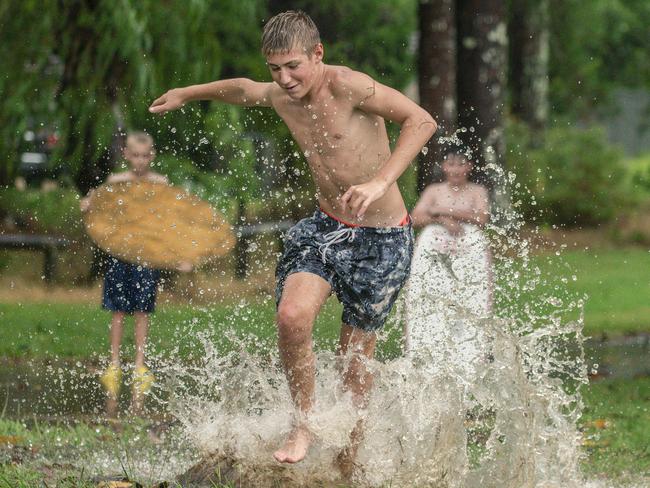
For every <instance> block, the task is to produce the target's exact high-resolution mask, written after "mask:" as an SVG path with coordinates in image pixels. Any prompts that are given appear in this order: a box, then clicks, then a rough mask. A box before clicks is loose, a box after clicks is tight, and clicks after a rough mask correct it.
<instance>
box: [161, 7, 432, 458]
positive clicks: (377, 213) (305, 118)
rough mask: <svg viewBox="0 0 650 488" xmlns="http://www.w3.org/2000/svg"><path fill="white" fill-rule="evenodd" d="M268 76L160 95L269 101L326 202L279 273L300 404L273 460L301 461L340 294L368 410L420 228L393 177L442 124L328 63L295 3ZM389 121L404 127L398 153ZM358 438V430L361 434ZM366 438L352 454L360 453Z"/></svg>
mask: <svg viewBox="0 0 650 488" xmlns="http://www.w3.org/2000/svg"><path fill="white" fill-rule="evenodd" d="M262 51H263V54H264V56H265V57H266V61H267V65H268V67H269V69H270V71H271V77H272V79H273V82H272V83H260V82H255V81H252V80H249V79H244V78H237V79H228V80H219V81H214V82H212V83H206V84H202V85H194V86H189V87H185V88H179V89H173V90H170V91H168V92H167V93H165V94H164V95H163V96H161V97H160V98H158V99H157V100H155V101H154V102H153V104H152V105H151V107H150V109H149V110H150V111H151V112H154V113H163V112H166V111H169V110H173V109H177V108H179V107H182V106H183V105H184V104H185V103H187V102H189V101H193V100H218V101H221V102H225V103H230V104H235V105H243V106H253V107H254V106H264V107H271V108H273V109H274V110H275V111H276V112H277V113H278V115H279V116H280V117H281V118H282V119H283V120H284V122H285V123H286V124H287V126H288V127H289V129H290V131H291V133H292V135H293V137H294V138H295V140H296V141H297V143H298V145H299V146H300V148H301V149H302V151H303V153H304V155H305V157H306V158H307V161H308V163H309V167H310V169H311V172H312V176H313V178H314V181H315V184H316V188H317V196H318V201H319V205H320V209H318V210H316V212H315V213H314V215H313V216H312V217H310V218H308V219H303V220H302V221H300V222H299V223H298V224H297V225H296V226H295V227H294V228H293V229H292V230H291V231H289V233H288V235H287V238H286V243H285V251H284V254H283V256H282V258H281V260H280V262H279V264H278V269H277V273H276V274H277V296H276V299H277V303H278V309H277V326H278V343H279V344H278V345H279V351H280V358H281V361H282V363H283V366H284V368H285V372H286V376H287V379H288V382H289V389H290V391H291V396H292V398H293V401H294V404H295V406H296V409H297V415H296V419H295V423H294V427H293V430H292V431H291V433H290V434H289V436H288V437H287V439H286V441H285V443H284V445H283V446H282V447H281V448H280V449H278V450H277V451H276V452H275V453H274V456H275V458H276V459H277V460H278V461H280V462H287V463H294V462H298V461H300V460H302V459H303V458H304V457H305V455H306V454H307V451H308V449H309V445H310V444H311V442H312V435H311V433H310V432H309V429H308V427H307V423H306V422H305V419H306V418H308V415H309V412H310V410H311V409H312V406H313V404H314V382H315V364H314V363H315V361H314V354H313V350H312V326H313V323H314V320H315V318H316V316H317V315H318V312H319V310H320V308H321V306H322V305H323V303H324V302H325V300H326V299H327V297H328V296H329V295H330V293H332V292H334V293H336V295H337V297H338V298H339V300H340V301H341V302H342V304H343V307H344V311H343V324H342V327H341V336H340V347H339V353H340V354H342V355H347V357H350V358H351V360H350V365H349V366H348V367H347V369H346V370H345V371H344V373H343V384H344V386H345V388H347V389H348V390H350V391H351V392H352V395H353V398H354V399H355V402H356V403H357V405H358V406H359V408H362V407H364V406H365V403H366V402H367V397H368V393H369V390H370V387H371V384H372V378H371V377H370V375H369V374H368V372H367V371H366V369H365V366H364V364H365V362H364V359H365V358H371V357H372V356H373V353H374V349H375V332H376V331H377V330H378V329H379V328H380V327H382V326H383V324H384V322H385V320H386V316H387V315H388V312H389V311H390V308H391V307H392V304H393V302H394V300H395V298H396V296H397V293H398V292H399V290H400V288H401V286H402V284H403V282H404V280H405V279H406V277H407V275H408V271H409V264H410V259H411V252H412V248H413V235H412V230H411V227H410V223H409V219H408V214H407V210H406V207H405V205H404V201H403V200H402V196H401V194H400V191H399V188H398V187H397V183H396V181H397V178H398V177H399V176H400V175H401V174H402V172H404V170H405V169H406V168H407V166H408V165H409V164H410V163H411V161H412V160H413V159H414V158H415V157H416V155H417V154H418V152H419V151H420V149H421V148H422V146H424V144H425V143H426V142H427V141H428V140H429V138H430V137H431V136H432V135H433V133H434V132H435V130H436V124H435V122H434V120H433V118H432V117H431V116H430V115H429V114H428V113H427V112H426V111H425V110H423V109H422V108H420V107H419V106H418V105H417V104H415V103H414V102H412V101H411V100H409V99H408V98H407V97H406V96H404V95H403V94H401V93H400V92H398V91H396V90H393V89H391V88H389V87H387V86H384V85H382V84H381V83H378V82H376V81H375V80H373V79H372V78H370V77H369V76H367V75H365V74H363V73H360V72H357V71H353V70H351V69H349V68H346V67H343V66H332V65H327V64H325V63H323V52H324V50H323V45H322V44H321V42H320V36H319V33H318V29H317V28H316V26H315V25H314V23H313V21H312V20H311V19H310V18H309V16H308V15H306V14H305V13H304V12H299V11H288V12H284V13H281V14H278V15H276V16H275V17H273V18H271V19H270V20H269V21H268V22H267V23H266V25H265V27H264V32H263V35H262ZM384 119H388V120H391V121H393V122H395V123H398V124H400V126H401V132H400V136H399V138H398V140H397V142H396V145H395V148H394V150H393V152H392V153H391V150H390V147H389V143H388V136H387V134H386V127H385V125H384ZM353 434H354V433H353ZM359 438H360V435H356V436H355V435H353V438H352V445H351V448H350V449H349V452H347V453H345V454H344V457H347V458H348V459H352V458H353V457H354V451H356V445H357V444H358V442H357V440H358V439H359Z"/></svg>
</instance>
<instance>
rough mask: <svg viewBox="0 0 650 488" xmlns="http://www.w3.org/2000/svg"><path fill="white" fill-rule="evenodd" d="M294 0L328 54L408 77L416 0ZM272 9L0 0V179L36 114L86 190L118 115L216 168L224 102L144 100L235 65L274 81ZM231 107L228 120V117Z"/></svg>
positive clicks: (277, 127)
mask: <svg viewBox="0 0 650 488" xmlns="http://www.w3.org/2000/svg"><path fill="white" fill-rule="evenodd" d="M298 3H300V4H301V5H296V7H303V8H305V9H306V10H308V11H309V12H310V13H313V14H314V16H315V17H316V18H317V20H320V21H322V22H323V23H324V29H325V31H326V32H327V33H328V36H327V37H326V38H325V39H326V40H329V39H332V42H331V44H330V45H329V46H328V51H327V52H328V60H329V61H330V62H345V63H350V64H351V65H352V66H353V67H356V68H359V69H362V70H366V71H368V72H369V73H370V74H371V75H374V76H377V77H378V78H379V79H380V80H381V81H384V82H387V83H389V84H393V85H397V86H403V85H404V84H405V83H406V81H407V80H408V79H409V78H410V76H411V75H410V74H409V68H410V66H411V58H412V53H411V52H410V51H409V50H408V42H409V37H410V36H411V34H412V32H413V31H414V13H415V10H414V4H413V0H390V1H387V2H382V3H381V5H380V6H379V7H377V5H376V3H375V2H371V1H369V0H364V1H361V2H356V3H348V2H336V1H333V0H330V1H327V2H313V1H312V2H298ZM267 17H268V13H267V1H265V0H247V1H244V2H242V1H239V0H184V1H180V0H174V1H168V2H158V1H154V0H140V1H137V2H136V1H132V0H119V1H117V2H116V1H108V0H77V1H74V2H63V1H61V2H36V1H33V0H26V1H24V2H2V4H1V5H0V41H2V45H3V46H4V47H5V49H6V52H8V53H11V54H10V55H9V56H6V57H5V60H6V64H4V66H3V67H4V68H5V69H3V70H2V73H1V74H0V90H1V91H2V93H3V98H2V100H0V131H2V137H1V138H0V141H1V142H0V157H1V158H2V159H3V160H4V161H6V162H7V163H5V164H4V165H3V167H2V169H3V170H4V171H3V173H4V174H2V172H0V183H5V184H6V183H8V182H9V181H10V178H11V176H12V175H13V174H14V172H15V169H16V164H15V161H16V160H17V148H18V144H19V140H20V136H21V134H22V133H23V132H24V130H25V128H26V127H27V126H28V125H29V124H41V123H44V124H45V125H48V126H50V127H51V128H52V129H53V130H56V131H57V132H58V133H59V135H60V141H61V142H60V144H59V146H58V151H57V154H55V156H54V158H53V160H54V162H55V164H58V165H62V166H63V167H65V168H66V170H67V172H68V173H69V174H70V176H71V179H72V181H73V182H74V183H75V184H76V185H77V186H78V187H79V188H80V190H81V191H82V192H85V191H86V190H87V188H88V187H89V186H93V185H95V184H97V183H98V182H100V181H101V180H102V179H103V178H104V177H105V175H106V173H107V172H108V171H110V170H111V169H112V166H113V159H114V156H115V155H116V153H117V150H116V147H115V146H116V145H115V134H116V131H117V130H118V128H119V127H122V126H123V127H126V128H137V129H142V128H144V129H146V130H148V131H149V132H150V133H152V135H154V138H155V140H156V143H157V147H158V151H159V153H170V154H173V155H174V156H176V157H178V158H185V159H189V160H191V161H192V162H193V163H194V164H196V165H197V166H198V167H200V168H202V169H215V168H218V167H219V164H218V161H215V160H214V159H215V155H219V151H218V148H217V145H218V144H219V141H221V139H222V138H224V139H226V140H227V139H228V134H227V133H225V132H223V131H219V130H216V131H215V130H214V127H215V124H214V123H212V126H211V128H210V129H208V127H207V126H206V123H207V121H208V120H211V118H214V117H220V116H223V115H225V113H224V112H223V111H220V110H221V109H217V108H214V107H211V105H210V104H207V103H205V104H193V106H192V107H188V108H186V110H185V111H183V112H182V111H178V112H174V113H171V114H167V115H165V116H164V117H162V118H160V117H152V116H151V115H150V114H149V113H148V111H147V107H148V105H149V103H150V102H151V101H152V99H153V98H155V97H156V96H159V95H161V94H162V93H164V91H166V90H167V89H169V88H171V87H175V86H182V85H187V84H193V83H201V82H207V81H210V80H213V79H216V78H224V77H234V76H246V77H250V78H253V79H258V80H270V76H269V75H268V70H267V68H266V66H265V64H264V59H263V57H262V55H261V54H260V45H259V43H260V34H261V28H262V26H263V21H264V19H265V18H267ZM360 25H363V26H364V28H363V29H360V28H359V26H360ZM214 110H216V111H217V112H215V115H214V116H213V115H210V113H211V111H214ZM237 110H240V109H237ZM229 114H230V115H228V116H227V117H226V119H228V117H231V118H232V117H235V115H233V113H232V112H229ZM241 114H245V115H237V116H236V117H238V118H239V119H241V120H240V121H239V122H238V123H239V124H240V127H241V128H242V129H243V130H244V131H251V132H256V133H263V134H267V136H268V137H275V138H277V139H278V140H279V141H281V142H280V143H279V144H278V145H277V146H278V147H280V148H284V153H285V154H290V153H291V152H293V151H294V150H295V148H294V147H293V146H292V144H290V143H286V142H285V141H286V140H287V139H288V138H289V134H288V131H287V130H286V129H285V128H284V127H283V126H282V125H281V124H280V121H279V119H278V118H277V117H275V116H274V115H273V114H271V113H270V111H268V110H250V109H248V110H246V109H241ZM206 115H207V117H206ZM224 127H225V125H224ZM223 130H225V129H223ZM204 139H207V140H208V143H207V144H199V141H202V140H204ZM181 166H182V165H181ZM247 167H248V169H250V167H251V165H248V166H247ZM240 170H241V171H244V168H243V167H240ZM292 174H293V173H292ZM253 176H254V175H251V174H249V175H245V176H243V175H242V177H248V178H252V177H253Z"/></svg>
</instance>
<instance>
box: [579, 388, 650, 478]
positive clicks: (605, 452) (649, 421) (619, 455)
mask: <svg viewBox="0 0 650 488" xmlns="http://www.w3.org/2000/svg"><path fill="white" fill-rule="evenodd" d="M583 398H584V402H585V409H584V412H583V417H582V420H581V422H580V423H581V426H582V429H583V435H584V442H583V447H584V450H585V453H586V455H587V458H586V461H585V462H584V464H583V469H584V471H585V473H587V474H589V475H597V476H599V477H606V478H612V477H613V478H616V477H619V476H621V475H623V474H624V473H634V474H638V475H643V476H646V477H647V476H650V443H649V442H648V440H649V439H650V378H648V377H645V378H636V379H622V380H616V381H614V380H601V381H597V382H595V383H591V384H590V385H589V388H586V389H585V391H584V392H583Z"/></svg>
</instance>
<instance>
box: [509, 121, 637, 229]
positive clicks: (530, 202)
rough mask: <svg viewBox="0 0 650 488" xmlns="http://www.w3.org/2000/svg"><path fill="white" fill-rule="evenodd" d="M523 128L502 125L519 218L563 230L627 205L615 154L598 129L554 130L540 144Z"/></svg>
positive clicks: (607, 215) (606, 216)
mask: <svg viewBox="0 0 650 488" xmlns="http://www.w3.org/2000/svg"><path fill="white" fill-rule="evenodd" d="M539 137H540V134H539V133H538V132H531V131H530V130H529V129H528V128H527V127H526V126H525V124H515V123H511V124H510V126H509V127H508V142H509V144H508V146H509V147H508V157H507V160H508V168H509V169H510V170H511V171H513V172H514V173H515V174H516V175H517V177H516V180H515V186H514V189H515V192H514V196H513V200H515V205H516V206H518V207H520V209H521V210H522V212H523V215H524V217H525V218H526V219H527V220H530V221H536V222H538V223H545V224H555V225H563V226H568V227H572V226H582V225H594V224H599V223H601V222H607V221H609V220H611V219H612V218H613V217H614V216H615V215H616V213H617V212H618V211H620V210H621V208H623V206H624V205H625V204H626V203H627V196H626V194H625V191H624V186H623V176H624V173H625V172H624V168H623V165H622V162H621V161H622V157H621V154H620V153H619V152H618V151H617V150H616V149H614V148H613V147H611V146H609V145H608V144H607V142H606V139H605V137H604V134H603V132H602V130H599V129H576V128H571V127H569V126H567V125H562V126H559V125H558V126H554V127H551V128H550V129H548V130H547V131H546V133H545V134H544V135H543V137H542V140H543V144H542V145H541V146H540V145H539V143H538V142H535V143H534V141H533V138H539Z"/></svg>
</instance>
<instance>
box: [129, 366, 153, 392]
mask: <svg viewBox="0 0 650 488" xmlns="http://www.w3.org/2000/svg"><path fill="white" fill-rule="evenodd" d="M155 380H156V378H155V376H154V375H153V373H152V372H151V371H149V368H147V367H146V366H139V367H137V368H135V371H134V373H133V390H135V392H136V393H137V394H139V395H145V394H147V393H149V390H151V385H153V382H154V381H155Z"/></svg>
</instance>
